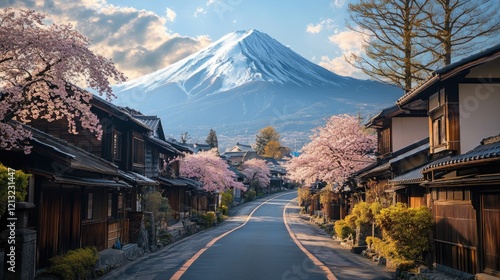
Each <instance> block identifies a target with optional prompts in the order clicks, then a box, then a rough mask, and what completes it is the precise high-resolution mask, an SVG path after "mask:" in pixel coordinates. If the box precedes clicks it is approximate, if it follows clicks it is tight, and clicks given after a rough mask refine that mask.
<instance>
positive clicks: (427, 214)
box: [376, 203, 433, 261]
mask: <svg viewBox="0 0 500 280" xmlns="http://www.w3.org/2000/svg"><path fill="white" fill-rule="evenodd" d="M376 222H377V225H379V226H380V227H381V228H382V230H383V233H384V239H385V240H387V241H388V242H391V243H392V247H393V248H394V252H395V254H396V257H398V258H401V259H402V260H417V261H420V260H422V255H423V254H422V253H423V252H425V251H427V250H429V249H430V241H429V235H430V233H431V231H432V227H433V219H432V213H431V211H430V210H429V208H427V207H420V208H408V207H407V206H406V205H404V204H401V203H398V204H397V205H393V206H390V207H388V208H385V209H382V210H381V211H380V214H378V215H377V216H376Z"/></svg>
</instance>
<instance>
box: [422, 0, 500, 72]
mask: <svg viewBox="0 0 500 280" xmlns="http://www.w3.org/2000/svg"><path fill="white" fill-rule="evenodd" d="M499 8H500V6H499V5H498V2H497V1H490V0H478V1H462V0H433V1H431V2H429V3H428V4H427V5H424V6H422V11H423V12H424V14H425V15H426V18H427V20H426V21H425V24H424V25H422V26H421V31H422V33H423V34H424V35H425V36H426V37H427V38H429V40H426V43H427V44H426V45H425V48H426V51H428V52H430V53H431V54H432V56H433V58H434V59H435V61H436V62H438V63H439V64H440V65H441V66H443V65H448V64H450V63H451V60H452V57H453V56H461V55H465V54H468V53H470V52H473V51H475V50H476V48H477V45H478V44H481V43H484V42H486V41H488V40H489V39H492V38H494V36H497V37H496V38H498V35H499V33H498V32H499V31H500V20H499V16H500V15H499Z"/></svg>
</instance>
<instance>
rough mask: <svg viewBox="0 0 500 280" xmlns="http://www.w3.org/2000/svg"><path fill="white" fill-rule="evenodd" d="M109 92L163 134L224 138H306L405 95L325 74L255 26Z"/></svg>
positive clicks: (374, 84)
mask: <svg viewBox="0 0 500 280" xmlns="http://www.w3.org/2000/svg"><path fill="white" fill-rule="evenodd" d="M113 91H114V92H115V94H116V95H117V96H118V97H119V98H118V99H117V100H116V101H115V103H116V104H117V105H122V106H128V107H132V108H133V107H136V108H137V109H138V110H140V111H142V112H143V113H144V114H153V115H158V116H159V117H161V118H162V122H163V123H164V128H165V133H167V134H173V135H179V134H180V133H182V132H186V131H187V132H189V133H190V134H192V135H193V136H195V137H203V134H204V136H205V137H206V135H208V131H209V130H210V129H215V130H216V132H217V134H218V135H219V134H223V135H227V137H228V140H231V138H235V139H240V140H241V137H255V134H257V132H258V130H259V129H261V128H263V127H264V126H267V125H274V126H276V128H277V129H278V131H279V132H280V133H282V135H283V136H284V137H292V135H293V134H296V135H297V134H301V135H305V134H306V133H309V131H310V130H311V129H312V128H314V127H316V126H318V125H322V121H323V120H324V118H326V117H328V116H331V115H334V114H340V113H350V114H356V113H358V112H362V113H363V114H364V115H365V116H366V117H368V116H369V115H371V114H374V113H376V112H377V111H378V110H380V109H381V108H383V107H387V106H389V105H392V104H393V103H394V102H395V100H397V98H398V97H400V96H401V94H402V90H400V89H398V88H396V87H393V86H390V85H386V84H382V83H379V82H375V81H371V80H358V79H355V78H351V77H344V76H340V75H337V74H335V73H333V72H330V71H329V70H327V69H325V68H323V67H321V66H319V65H317V64H314V63H312V62H310V61H309V60H307V59H305V58H303V57H302V56H300V55H299V54H297V53H296V52H294V51H293V50H291V49H290V48H288V47H286V46H284V45H282V44H281V43H279V42H278V41H276V40H275V39H273V38H271V37H270V36H269V35H267V34H265V33H262V32H260V31H258V30H255V29H251V30H248V31H235V32H232V33H229V34H227V35H225V36H223V37H222V38H221V39H219V40H217V41H215V42H214V43H212V44H210V45H209V46H207V47H206V48H204V49H202V50H200V51H198V52H195V53H193V54H191V55H189V56H187V57H186V58H184V59H181V60H179V61H178V62H175V63H173V64H171V65H170V66H167V67H165V68H163V69H160V70H158V71H155V72H153V73H150V74H147V75H145V76H143V77H140V78H137V79H134V80H131V81H128V82H125V83H123V84H120V85H116V86H114V87H113ZM266 124H267V125H266ZM259 126H260V127H259ZM280 129H283V131H281V130H280ZM203 131H206V132H203ZM248 131H251V132H248ZM238 137H239V138H238ZM306 138H307V137H306ZM253 141H254V139H253ZM253 141H252V142H253ZM305 141H307V139H301V142H305ZM235 142H236V141H234V143H235ZM239 142H241V141H239Z"/></svg>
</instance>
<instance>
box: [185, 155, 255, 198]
mask: <svg viewBox="0 0 500 280" xmlns="http://www.w3.org/2000/svg"><path fill="white" fill-rule="evenodd" d="M178 160H180V170H179V172H180V175H181V176H184V177H187V178H193V179H196V180H198V181H200V182H201V183H202V184H203V185H202V187H203V189H205V190H206V191H209V192H212V191H220V192H222V191H224V190H226V189H229V188H230V187H234V188H237V189H241V190H246V188H245V187H244V186H243V184H242V183H241V182H238V180H237V178H236V174H234V172H232V171H231V170H230V169H229V166H228V165H227V163H226V162H225V161H224V160H223V159H222V158H221V157H219V156H218V155H217V150H216V149H212V150H209V151H201V152H199V153H196V154H186V155H185V156H184V157H183V158H180V159H178Z"/></svg>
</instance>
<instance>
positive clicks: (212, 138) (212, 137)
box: [205, 129, 219, 149]
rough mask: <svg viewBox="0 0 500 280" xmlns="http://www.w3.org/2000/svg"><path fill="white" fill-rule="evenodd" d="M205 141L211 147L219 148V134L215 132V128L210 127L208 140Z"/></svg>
mask: <svg viewBox="0 0 500 280" xmlns="http://www.w3.org/2000/svg"><path fill="white" fill-rule="evenodd" d="M205 142H206V143H207V144H208V145H210V147H211V148H212V149H213V148H219V141H218V140H217V134H216V133H215V130H213V129H210V132H209V133H208V136H207V140H205Z"/></svg>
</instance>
